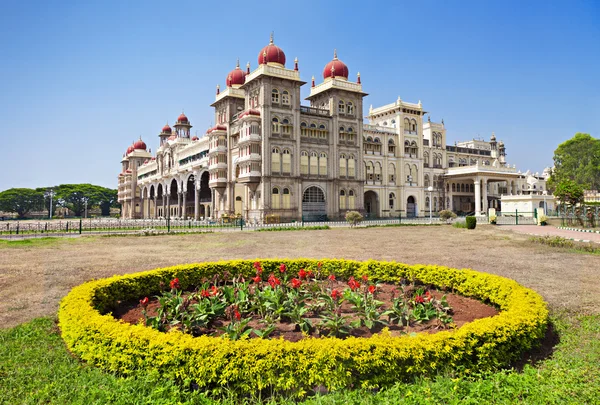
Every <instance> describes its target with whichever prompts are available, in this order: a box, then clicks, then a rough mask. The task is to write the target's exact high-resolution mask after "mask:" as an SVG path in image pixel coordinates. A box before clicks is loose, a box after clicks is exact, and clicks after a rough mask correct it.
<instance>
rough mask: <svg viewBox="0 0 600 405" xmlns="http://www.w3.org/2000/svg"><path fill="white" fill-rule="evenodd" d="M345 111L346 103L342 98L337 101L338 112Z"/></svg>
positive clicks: (342, 112)
mask: <svg viewBox="0 0 600 405" xmlns="http://www.w3.org/2000/svg"><path fill="white" fill-rule="evenodd" d="M345 112H346V104H344V101H343V100H340V101H339V102H338V113H340V114H344V113H345Z"/></svg>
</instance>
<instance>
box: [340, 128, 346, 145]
mask: <svg viewBox="0 0 600 405" xmlns="http://www.w3.org/2000/svg"><path fill="white" fill-rule="evenodd" d="M339 135H340V141H342V142H343V141H345V140H346V130H345V129H344V127H340V130H339Z"/></svg>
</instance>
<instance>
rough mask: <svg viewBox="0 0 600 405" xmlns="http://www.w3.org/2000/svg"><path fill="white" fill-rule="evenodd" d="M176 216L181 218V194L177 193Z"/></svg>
mask: <svg viewBox="0 0 600 405" xmlns="http://www.w3.org/2000/svg"><path fill="white" fill-rule="evenodd" d="M177 216H178V217H181V192H180V191H178V192H177Z"/></svg>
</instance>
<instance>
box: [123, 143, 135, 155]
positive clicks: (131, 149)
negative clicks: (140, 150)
mask: <svg viewBox="0 0 600 405" xmlns="http://www.w3.org/2000/svg"><path fill="white" fill-rule="evenodd" d="M134 149H135V148H134V147H133V145H131V146H130V147H129V148H127V152H125V153H126V154H127V155H129V154H130V153H131V152H133V150H134Z"/></svg>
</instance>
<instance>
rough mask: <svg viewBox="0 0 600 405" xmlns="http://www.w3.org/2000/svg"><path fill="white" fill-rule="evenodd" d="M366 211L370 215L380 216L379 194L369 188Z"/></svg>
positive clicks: (366, 196) (373, 216)
mask: <svg viewBox="0 0 600 405" xmlns="http://www.w3.org/2000/svg"><path fill="white" fill-rule="evenodd" d="M365 211H366V213H367V216H368V217H371V218H376V217H378V216H379V196H378V195H377V193H376V192H375V191H372V190H369V191H367V192H366V193H365Z"/></svg>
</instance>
